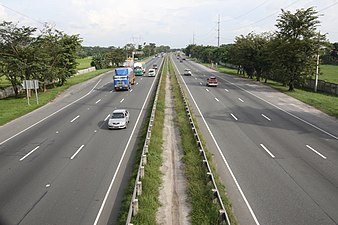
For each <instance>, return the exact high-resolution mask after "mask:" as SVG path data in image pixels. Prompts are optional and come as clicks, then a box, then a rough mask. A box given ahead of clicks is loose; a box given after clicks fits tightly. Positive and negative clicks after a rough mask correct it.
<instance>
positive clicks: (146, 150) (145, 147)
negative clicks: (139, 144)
mask: <svg viewBox="0 0 338 225" xmlns="http://www.w3.org/2000/svg"><path fill="white" fill-rule="evenodd" d="M144 153H146V154H148V145H147V144H146V145H144Z"/></svg>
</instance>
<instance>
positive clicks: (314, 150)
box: [306, 145, 326, 159]
mask: <svg viewBox="0 0 338 225" xmlns="http://www.w3.org/2000/svg"><path fill="white" fill-rule="evenodd" d="M306 147H307V148H308V149H310V150H312V151H313V152H314V153H316V154H317V155H319V156H320V157H322V158H323V159H326V156H325V155H323V154H322V153H320V152H318V151H317V150H316V149H314V148H312V147H311V146H310V145H306Z"/></svg>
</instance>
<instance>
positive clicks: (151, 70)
mask: <svg viewBox="0 0 338 225" xmlns="http://www.w3.org/2000/svg"><path fill="white" fill-rule="evenodd" d="M155 75H156V70H155V69H149V70H148V77H154V76H155Z"/></svg>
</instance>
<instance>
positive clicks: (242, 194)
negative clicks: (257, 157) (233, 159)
mask: <svg viewBox="0 0 338 225" xmlns="http://www.w3.org/2000/svg"><path fill="white" fill-rule="evenodd" d="M174 65H175V68H176V71H178V68H177V66H176V64H174ZM181 80H182V82H183V84H184V86H185V87H186V90H187V91H188V93H189V95H190V97H191V99H192V101H193V102H194V104H195V106H196V108H197V111H198V113H199V114H200V115H201V118H202V120H203V122H204V124H205V126H206V128H207V130H208V131H209V134H210V136H211V138H212V140H213V141H214V143H215V145H216V148H217V150H218V152H219V154H220V155H221V157H222V159H223V162H224V164H225V165H226V167H227V168H228V171H229V173H230V175H231V177H232V179H233V180H234V182H235V184H236V187H237V189H238V191H239V193H240V194H241V196H242V198H243V200H244V202H245V204H246V205H247V207H248V209H249V211H250V214H251V216H252V218H253V220H254V221H255V224H256V225H260V224H259V221H258V220H257V217H256V215H255V212H254V211H253V209H252V208H251V206H250V203H249V201H248V199H247V198H246V196H245V194H244V192H243V190H242V188H241V186H240V184H239V182H238V180H237V178H236V177H235V174H234V172H233V171H232V169H231V167H230V165H229V163H228V161H227V159H226V158H225V156H224V153H223V151H222V150H221V148H220V146H219V144H218V143H217V141H216V138H215V136H214V135H213V133H212V131H211V130H210V127H209V125H208V123H207V122H206V120H205V118H204V116H203V114H202V112H201V110H200V108H199V107H198V105H197V103H196V101H195V98H194V96H193V95H192V94H191V91H190V89H189V88H188V85H187V84H186V83H185V81H184V79H183V78H182V77H181ZM94 225H96V223H95V224H94Z"/></svg>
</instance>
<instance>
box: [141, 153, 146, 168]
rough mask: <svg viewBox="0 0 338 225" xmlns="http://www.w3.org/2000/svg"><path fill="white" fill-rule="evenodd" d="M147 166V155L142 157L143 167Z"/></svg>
mask: <svg viewBox="0 0 338 225" xmlns="http://www.w3.org/2000/svg"><path fill="white" fill-rule="evenodd" d="M146 164H147V155H146V154H144V155H142V165H143V166H145V165H146Z"/></svg>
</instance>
